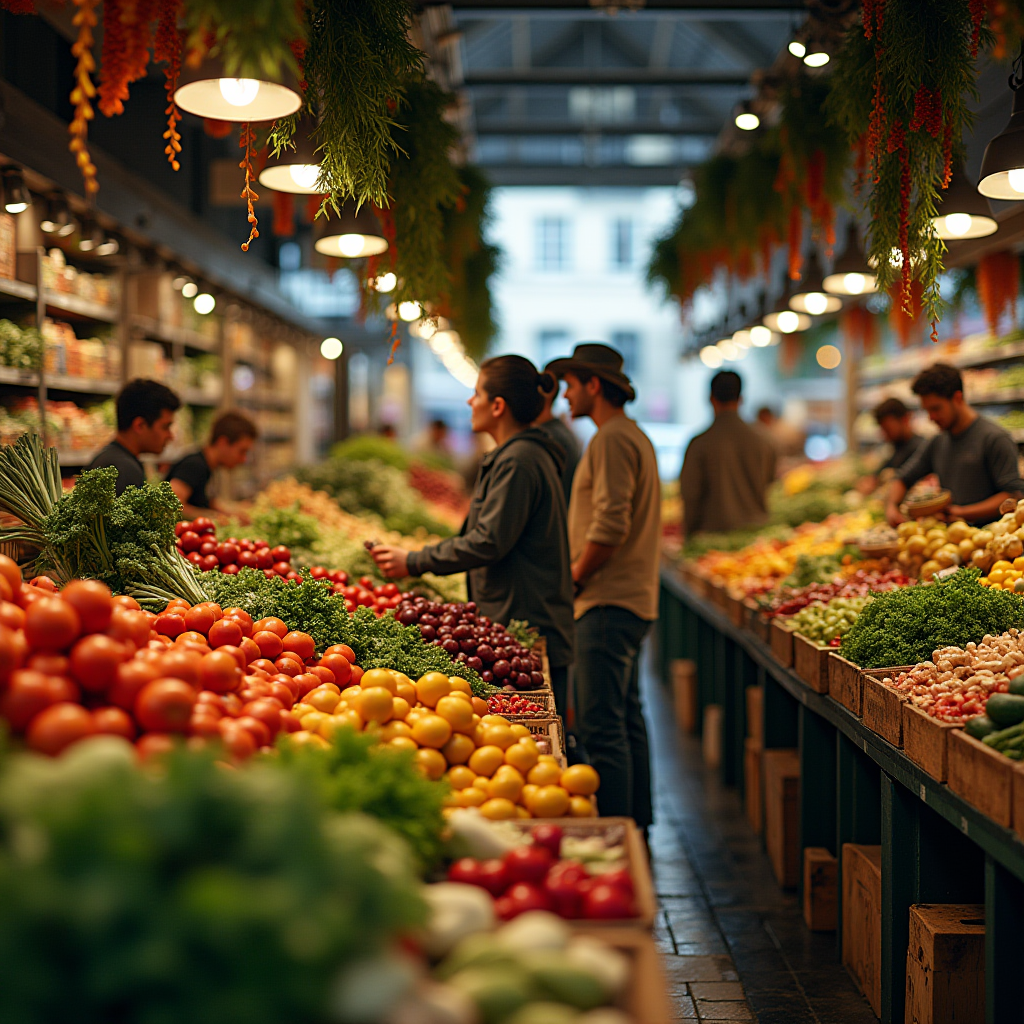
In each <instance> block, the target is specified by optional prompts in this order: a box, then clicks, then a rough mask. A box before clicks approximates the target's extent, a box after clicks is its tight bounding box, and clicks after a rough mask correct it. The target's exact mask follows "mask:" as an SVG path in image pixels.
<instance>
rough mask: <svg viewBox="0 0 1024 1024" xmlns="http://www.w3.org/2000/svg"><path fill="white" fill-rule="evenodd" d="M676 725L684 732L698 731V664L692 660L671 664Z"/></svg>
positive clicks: (682, 659)
mask: <svg viewBox="0 0 1024 1024" xmlns="http://www.w3.org/2000/svg"><path fill="white" fill-rule="evenodd" d="M669 673H670V674H671V677H672V700H673V704H674V705H675V712H676V725H677V726H678V727H679V729H680V730H681V731H682V732H688V733H695V732H696V731H697V713H698V704H699V701H698V694H697V663H696V662H695V661H692V660H691V659H690V658H673V659H672V661H671V663H670V664H669Z"/></svg>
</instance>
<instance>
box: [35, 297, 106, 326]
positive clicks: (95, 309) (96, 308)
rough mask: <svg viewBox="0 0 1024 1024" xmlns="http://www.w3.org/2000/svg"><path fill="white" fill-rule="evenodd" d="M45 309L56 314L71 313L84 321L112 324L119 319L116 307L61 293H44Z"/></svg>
mask: <svg viewBox="0 0 1024 1024" xmlns="http://www.w3.org/2000/svg"><path fill="white" fill-rule="evenodd" d="M46 309H47V311H50V310H53V311H55V312H57V313H71V314H72V315H73V316H78V317H82V318H83V319H85V320H100V321H102V322H103V323H107V324H114V323H117V321H118V320H119V319H120V317H119V316H118V310H117V307H116V306H102V305H100V303H98V302H90V301H89V300H88V299H80V298H79V297H78V296H77V295H65V294H62V293H61V292H50V291H48V292H47V293H46Z"/></svg>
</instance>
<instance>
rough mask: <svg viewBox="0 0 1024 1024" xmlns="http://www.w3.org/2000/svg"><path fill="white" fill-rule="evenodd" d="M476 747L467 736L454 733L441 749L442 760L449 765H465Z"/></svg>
mask: <svg viewBox="0 0 1024 1024" xmlns="http://www.w3.org/2000/svg"><path fill="white" fill-rule="evenodd" d="M474 750H476V747H475V746H474V744H473V741H472V740H471V739H470V738H469V737H468V736H463V735H462V733H460V732H454V733H452V735H451V738H450V739H449V740H448V742H447V743H446V744H445V745H444V746H443V747H442V748H441V753H442V754H444V759H445V760H446V761H447V762H448V763H449V764H465V763H466V762H467V761H468V760H469V759H470V758H471V757H472V756H473V751H474Z"/></svg>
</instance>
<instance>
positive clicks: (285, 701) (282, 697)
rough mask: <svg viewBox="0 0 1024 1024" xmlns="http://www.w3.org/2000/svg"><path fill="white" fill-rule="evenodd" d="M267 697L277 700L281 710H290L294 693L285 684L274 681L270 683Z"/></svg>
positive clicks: (293, 700)
mask: <svg viewBox="0 0 1024 1024" xmlns="http://www.w3.org/2000/svg"><path fill="white" fill-rule="evenodd" d="M269 696H271V697H273V698H275V699H276V700H279V701H280V702H281V707H283V708H290V707H291V706H292V705H293V704H294V703H295V691H294V690H293V689H292V688H291V687H290V686H288V685H286V684H285V683H279V682H277V680H276V679H272V680H271V681H270V694H269Z"/></svg>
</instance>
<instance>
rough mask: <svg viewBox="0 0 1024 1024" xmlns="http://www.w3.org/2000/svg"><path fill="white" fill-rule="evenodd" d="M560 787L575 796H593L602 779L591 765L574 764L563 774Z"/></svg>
mask: <svg viewBox="0 0 1024 1024" xmlns="http://www.w3.org/2000/svg"><path fill="white" fill-rule="evenodd" d="M559 785H561V787H562V788H563V789H564V790H567V791H568V792H569V793H570V794H572V795H573V796H593V795H594V794H595V793H596V792H597V787H598V786H600V785H601V779H600V777H599V776H598V774H597V772H596V771H595V769H594V768H593V767H591V766H590V765H589V764H573V765H570V766H569V767H568V768H566V769H565V771H564V772H562V777H561V778H560V779H559Z"/></svg>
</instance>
